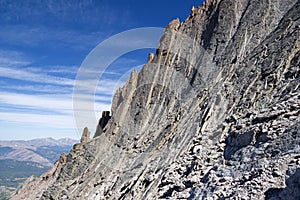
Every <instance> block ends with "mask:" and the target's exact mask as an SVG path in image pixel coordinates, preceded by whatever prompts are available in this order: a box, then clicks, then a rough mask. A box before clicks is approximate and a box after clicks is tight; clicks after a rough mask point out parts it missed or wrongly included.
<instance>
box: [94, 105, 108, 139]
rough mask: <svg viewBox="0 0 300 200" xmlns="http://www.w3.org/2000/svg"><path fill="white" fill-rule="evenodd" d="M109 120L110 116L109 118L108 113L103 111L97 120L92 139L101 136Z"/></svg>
mask: <svg viewBox="0 0 300 200" xmlns="http://www.w3.org/2000/svg"><path fill="white" fill-rule="evenodd" d="M110 118H111V116H110V112H109V111H103V112H102V117H101V118H100V120H99V123H98V126H97V130H96V133H95V135H94V138H95V137H97V136H99V135H101V134H102V132H103V129H104V127H105V126H106V124H107V123H108V121H109V120H110Z"/></svg>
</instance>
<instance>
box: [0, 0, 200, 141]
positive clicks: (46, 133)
mask: <svg viewBox="0 0 300 200" xmlns="http://www.w3.org/2000/svg"><path fill="white" fill-rule="evenodd" d="M202 2H203V1H202V0H189V1H184V0H176V1H172V2H170V1H158V0H153V1H151V2H145V1H137V0H135V1H133V0H127V1H121V0H119V1H116V0H73V1H71V0H48V1H36V0H15V1H11V0H0V140H15V139H32V138H42V137H53V138H64V137H70V138H75V139H78V138H79V135H80V134H81V133H80V132H81V131H79V133H78V132H77V129H76V126H75V125H74V118H73V114H74V113H73V103H72V93H73V88H74V82H75V78H76V75H77V71H78V69H79V67H80V66H81V63H82V62H83V61H84V59H85V58H86V56H87V55H88V54H89V53H90V52H91V51H92V50H93V49H94V48H95V47H96V46H97V45H98V44H100V43H101V42H102V41H104V40H106V39H108V38H110V37H111V36H113V35H115V34H118V33H120V32H123V31H126V30H130V29H134V28H141V27H165V26H166V25H167V24H168V22H169V21H171V20H172V19H175V18H179V19H180V20H181V21H183V20H185V19H186V18H187V16H188V15H189V14H190V12H191V7H192V6H195V7H196V6H200V5H201V4H202ZM150 51H154V50H153V49H144V50H137V51H133V52H130V53H127V54H125V55H123V56H121V57H120V58H119V59H117V60H115V61H114V62H113V64H111V65H110V66H109V67H108V68H107V70H106V71H105V74H104V75H103V77H102V79H101V81H100V83H99V84H98V87H97V92H96V97H95V100H96V101H95V109H96V115H99V116H100V113H101V111H102V110H110V103H111V98H112V97H111V96H112V94H113V92H114V90H115V89H116V86H120V85H122V83H123V82H125V81H126V77H127V75H128V72H129V71H130V70H132V69H133V68H135V67H138V66H141V65H143V64H144V63H145V62H146V60H147V54H148V53H149V52H150ZM95 126H96V124H95ZM89 128H90V129H92V130H93V129H94V127H89Z"/></svg>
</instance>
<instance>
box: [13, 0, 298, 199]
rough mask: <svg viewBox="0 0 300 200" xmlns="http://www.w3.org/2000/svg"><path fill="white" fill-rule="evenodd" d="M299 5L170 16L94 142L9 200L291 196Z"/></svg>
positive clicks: (230, 3)
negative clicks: (154, 47) (155, 45)
mask: <svg viewBox="0 0 300 200" xmlns="http://www.w3.org/2000/svg"><path fill="white" fill-rule="evenodd" d="M299 6H300V1H298V0H286V1H280V0H274V1H267V0H263V1H261V0H239V1H234V0H208V1H206V2H205V3H204V4H203V6H201V7H199V8H193V9H192V13H191V15H190V16H189V17H188V18H187V19H186V20H185V21H184V22H182V23H180V22H179V20H173V21H172V22H171V23H170V24H169V25H168V26H167V28H166V30H165V34H164V35H163V37H162V38H161V41H160V44H159V46H158V48H157V51H156V55H155V56H154V57H153V56H152V57H151V59H150V60H149V61H148V63H147V64H146V65H145V66H144V67H143V69H142V70H141V72H139V73H137V72H136V71H133V72H132V74H131V77H130V79H129V81H128V82H127V83H126V84H125V85H124V87H123V88H121V89H119V90H118V91H117V92H116V94H115V96H114V99H113V105H112V110H111V113H112V116H111V117H108V116H106V117H108V118H109V119H108V120H107V122H106V121H105V123H104V121H103V120H102V121H101V120H100V122H99V125H98V126H99V127H100V128H101V131H98V132H97V135H96V137H95V138H94V139H92V140H90V141H89V140H83V141H88V142H83V143H80V144H77V145H75V146H74V148H73V150H72V152H71V153H70V154H69V155H63V156H62V157H61V159H60V160H59V161H57V163H56V165H55V167H54V168H53V169H52V171H49V172H48V173H47V176H42V177H41V178H40V179H38V180H32V181H30V180H28V182H27V184H25V185H23V187H22V188H21V189H20V190H19V191H18V194H16V195H15V197H14V198H13V199H35V198H38V199H299V198H300V191H299V188H300V184H299V179H300V173H299V170H300V145H299V143H300V117H299V112H300V92H299V85H300V74H299V55H300V51H299V49H300V14H299V13H300V7H299ZM106 123H107V124H106ZM102 124H106V125H105V127H103V125H102Z"/></svg>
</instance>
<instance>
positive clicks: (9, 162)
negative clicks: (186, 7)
mask: <svg viewBox="0 0 300 200" xmlns="http://www.w3.org/2000/svg"><path fill="white" fill-rule="evenodd" d="M78 142H79V141H77V140H74V139H69V138H63V139H59V140H55V139H53V138H42V139H33V140H28V141H24V140H14V141H0V187H1V191H4V190H5V188H7V189H8V192H11V191H12V189H13V188H17V187H18V185H19V184H20V183H22V182H23V181H25V180H26V179H27V178H28V177H30V176H32V175H34V176H39V175H41V174H42V173H44V172H45V171H47V170H48V169H50V168H51V167H52V166H53V164H54V163H55V161H56V160H57V159H58V158H59V156H60V155H61V154H62V153H69V151H70V150H71V149H72V146H73V145H74V144H75V143H78ZM0 196H1V195H0Z"/></svg>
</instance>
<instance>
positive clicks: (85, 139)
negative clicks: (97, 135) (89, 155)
mask: <svg viewBox="0 0 300 200" xmlns="http://www.w3.org/2000/svg"><path fill="white" fill-rule="evenodd" d="M90 140H91V132H90V131H89V129H88V127H85V128H84V129H83V132H82V136H81V139H80V143H86V142H89V141H90Z"/></svg>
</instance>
